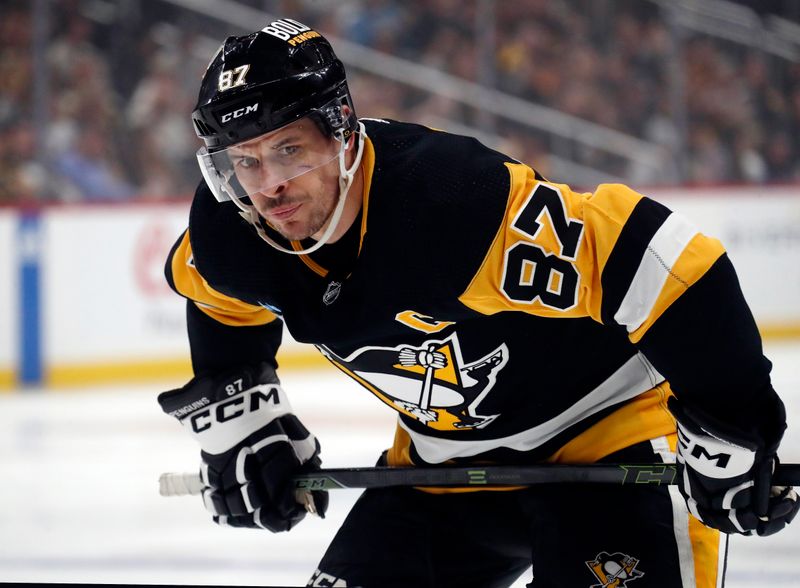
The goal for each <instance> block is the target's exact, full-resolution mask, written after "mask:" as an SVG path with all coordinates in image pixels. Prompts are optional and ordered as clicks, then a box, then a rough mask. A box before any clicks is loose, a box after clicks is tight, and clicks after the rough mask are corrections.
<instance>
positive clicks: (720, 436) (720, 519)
mask: <svg viewBox="0 0 800 588" xmlns="http://www.w3.org/2000/svg"><path fill="white" fill-rule="evenodd" d="M669 409H670V411H671V412H672V414H673V415H674V416H675V418H676V419H677V421H678V456H677V461H678V476H679V488H680V491H681V494H683V496H684V498H685V499H686V502H687V504H688V506H689V511H690V512H691V513H692V514H693V515H694V516H695V517H696V518H697V519H699V520H700V521H701V522H702V523H704V524H705V525H707V526H709V527H713V528H715V529H719V530H720V531H722V532H723V533H741V534H743V535H752V534H754V533H755V534H757V535H772V534H773V533H777V532H778V531H780V530H781V529H783V528H784V527H785V526H786V525H788V524H789V523H790V522H791V521H792V519H793V518H794V517H795V515H796V514H797V510H798V508H799V507H800V502H798V500H797V494H796V493H795V491H794V489H793V488H792V487H791V486H773V485H772V473H773V472H774V471H775V467H776V466H777V464H778V457H777V452H778V445H779V444H780V440H781V437H782V436H783V428H784V423H783V419H781V423H776V426H775V432H774V438H772V439H769V440H767V439H763V438H762V437H761V436H760V435H758V434H756V433H753V432H750V433H742V432H731V431H729V430H727V428H726V427H725V426H724V425H723V424H721V423H718V422H715V420H714V419H713V418H711V417H709V416H708V415H706V414H701V413H700V412H699V411H695V410H692V409H691V408H689V407H687V406H685V405H684V404H682V403H681V402H679V401H678V400H677V398H675V397H671V398H670V399H669Z"/></svg>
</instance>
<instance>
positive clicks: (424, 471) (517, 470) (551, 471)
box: [159, 463, 800, 496]
mask: <svg viewBox="0 0 800 588" xmlns="http://www.w3.org/2000/svg"><path fill="white" fill-rule="evenodd" d="M676 475H677V466H676V465H675V464H662V463H648V464H587V465H561V464H548V465H526V466H483V467H482V466H469V467H460V466H458V467H456V466H443V467H438V468H437V467H429V468H406V467H403V468H391V467H373V468H333V469H322V470H319V471H317V472H313V473H310V474H302V475H299V476H296V477H295V478H294V484H295V488H296V489H298V490H335V489H337V488H385V487H387V486H469V487H473V488H479V487H482V486H530V485H534V484H556V483H584V484H625V485H637V484H639V485H642V484H656V485H662V484H664V485H668V484H675V483H676V481H675V479H676ZM773 482H774V483H775V485H776V486H796V485H800V464H780V465H779V466H778V469H777V471H776V472H775V476H774V478H773ZM203 487H204V486H203V483H202V482H201V481H200V476H199V475H198V474H195V473H191V474H170V473H167V474H161V478H160V479H159V492H160V493H161V495H162V496H184V495H187V494H200V492H202V490H203Z"/></svg>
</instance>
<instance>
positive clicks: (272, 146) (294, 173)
mask: <svg viewBox="0 0 800 588" xmlns="http://www.w3.org/2000/svg"><path fill="white" fill-rule="evenodd" d="M339 145H340V144H339V142H337V141H335V140H334V139H332V138H329V137H326V136H325V135H324V134H323V133H322V131H320V129H319V128H318V127H317V125H316V124H314V122H313V121H312V120H310V119H308V118H304V119H301V120H299V121H297V122H295V123H292V124H290V125H287V126H286V127H283V128H281V129H278V130H277V131H275V132H273V133H270V134H268V135H265V136H264V137H261V138H259V139H256V140H253V141H248V142H247V143H245V144H243V145H241V146H239V147H236V146H234V147H231V148H230V153H229V155H230V158H231V161H232V162H233V165H234V169H237V170H238V171H237V172H236V176H237V179H238V180H239V182H240V183H241V184H242V186H243V187H244V188H245V190H247V192H248V193H249V194H250V199H251V201H252V203H253V206H255V208H256V210H257V211H258V213H259V214H260V215H261V216H262V217H263V218H264V219H265V220H266V221H267V222H268V223H269V225H270V226H271V227H273V228H274V229H275V230H276V231H278V232H279V233H280V234H281V235H283V236H284V237H285V238H287V239H292V240H299V239H305V238H306V237H312V236H316V235H320V234H321V233H322V232H323V230H324V229H325V228H326V225H327V222H328V219H329V218H330V216H331V214H332V212H333V209H334V208H335V205H336V201H337V199H338V196H339V164H338V160H337V158H336V154H337V153H338V150H339Z"/></svg>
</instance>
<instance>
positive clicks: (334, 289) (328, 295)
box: [322, 282, 342, 306]
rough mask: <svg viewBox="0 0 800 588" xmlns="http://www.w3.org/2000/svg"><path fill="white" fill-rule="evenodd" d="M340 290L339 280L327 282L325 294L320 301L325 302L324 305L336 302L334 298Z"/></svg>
mask: <svg viewBox="0 0 800 588" xmlns="http://www.w3.org/2000/svg"><path fill="white" fill-rule="evenodd" d="M341 291H342V283H341V282H331V283H330V284H328V287H327V288H326V289H325V294H323V295H322V301H323V302H324V303H325V306H330V305H331V304H333V303H334V302H336V299H337V298H338V297H339V292H341Z"/></svg>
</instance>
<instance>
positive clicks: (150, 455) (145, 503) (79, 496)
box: [0, 342, 800, 588]
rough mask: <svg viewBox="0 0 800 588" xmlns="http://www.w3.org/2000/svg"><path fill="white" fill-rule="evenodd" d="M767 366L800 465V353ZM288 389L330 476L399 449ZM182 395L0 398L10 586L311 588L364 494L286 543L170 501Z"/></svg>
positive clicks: (371, 416) (312, 395)
mask: <svg viewBox="0 0 800 588" xmlns="http://www.w3.org/2000/svg"><path fill="white" fill-rule="evenodd" d="M767 354H768V356H769V357H770V358H771V359H772V360H773V363H774V370H773V380H774V383H775V387H776V389H777V390H778V391H779V392H780V393H781V395H782V396H783V398H784V400H785V402H786V405H787V409H788V413H789V430H788V432H787V434H786V437H785V441H784V444H783V448H782V452H781V457H782V459H783V461H785V462H800V342H793V343H791V342H772V343H769V344H768V345H767ZM282 379H283V383H284V386H285V388H286V389H287V391H288V393H289V395H290V397H291V400H292V403H293V405H294V408H295V411H296V412H297V413H298V414H299V415H300V418H301V419H302V420H303V421H304V422H305V423H306V425H307V426H308V428H309V429H310V430H312V431H314V432H315V433H316V434H317V436H318V437H319V438H320V439H321V442H322V447H323V459H324V465H325V466H326V467H343V466H363V465H372V464H373V463H374V462H375V459H376V458H377V456H378V455H379V453H380V451H381V450H382V449H384V448H386V447H388V446H389V445H390V444H391V441H392V435H393V431H394V416H393V412H392V411H391V410H389V409H388V408H387V407H385V406H383V405H382V404H381V403H380V402H379V401H378V400H376V399H375V398H374V397H372V396H371V395H370V394H368V393H367V392H365V391H363V390H362V389H361V388H359V387H358V386H356V385H354V384H352V383H351V382H350V381H349V380H347V379H346V378H345V377H344V376H343V375H341V374H339V373H338V372H333V371H324V372H319V371H317V372H311V373H307V374H302V373H298V372H291V371H287V372H285V373H283V374H282ZM179 384H180V382H164V383H162V384H159V385H153V384H149V385H144V386H142V385H140V386H110V387H104V388H93V389H90V390H83V391H75V390H71V391H63V390H25V391H19V392H16V393H12V394H2V395H0V581H1V582H69V583H73V582H74V583H76V582H84V583H136V584H156V583H166V584H210V585H262V586H264V585H267V586H277V585H280V586H303V585H304V584H305V582H306V580H307V579H308V577H309V575H310V574H311V573H312V572H313V570H314V568H315V565H316V563H317V561H318V560H319V558H320V556H321V555H322V553H323V551H324V549H325V547H326V545H327V543H328V541H329V540H330V538H331V537H332V536H333V534H334V532H335V531H336V529H337V528H338V526H339V524H340V522H341V521H342V519H343V518H344V516H345V514H346V513H347V511H348V510H349V507H350V506H351V504H352V503H353V501H354V500H355V498H356V496H357V495H358V491H357V490H340V491H335V492H331V505H330V508H329V511H328V516H327V518H326V519H325V520H321V519H318V518H316V517H307V519H306V520H305V521H303V522H302V523H301V524H300V525H299V526H298V527H297V528H295V529H294V530H292V531H291V532H289V533H281V534H277V535H273V534H271V533H268V532H264V531H253V530H244V529H230V528H223V527H218V526H216V525H214V524H213V523H211V522H210V519H209V518H208V516H207V514H206V511H205V510H204V509H203V507H202V505H201V504H200V501H199V499H198V498H196V497H181V498H177V497H175V498H163V497H161V496H159V494H158V484H157V481H158V477H159V475H160V474H161V473H162V472H165V471H185V470H193V469H195V468H196V465H197V447H196V446H195V444H194V441H192V440H191V439H190V438H189V436H188V435H187V434H186V433H185V432H183V431H182V430H181V429H180V427H179V426H178V425H177V423H176V422H175V421H173V420H172V419H171V418H170V417H167V416H166V415H163V414H162V413H161V411H160V409H159V407H158V405H157V403H156V401H155V396H156V394H157V393H158V392H159V391H161V390H164V389H167V388H169V387H172V386H176V385H179ZM798 546H800V520H798V521H797V522H796V523H795V524H794V525H793V526H791V527H789V528H788V529H786V530H784V531H783V532H781V533H779V534H777V535H775V536H772V537H766V538H759V537H756V538H749V537H747V538H745V537H734V538H733V539H732V542H731V549H730V556H729V563H728V581H727V584H726V586H727V587H728V588H744V587H755V586H759V587H761V586H770V587H777V588H779V587H788V586H800V580H798V577H797V575H796V569H797V568H796V565H797V559H796V558H798V557H800V547H798ZM404 565H413V562H405V563H404ZM529 577H530V576H529V574H526V575H524V576H523V577H522V578H521V579H520V581H518V582H517V583H516V584H515V585H514V586H515V587H520V586H523V585H524V583H525V582H526V581H528V580H529ZM590 584H592V578H591V577H587V582H586V586H589V585H590Z"/></svg>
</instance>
